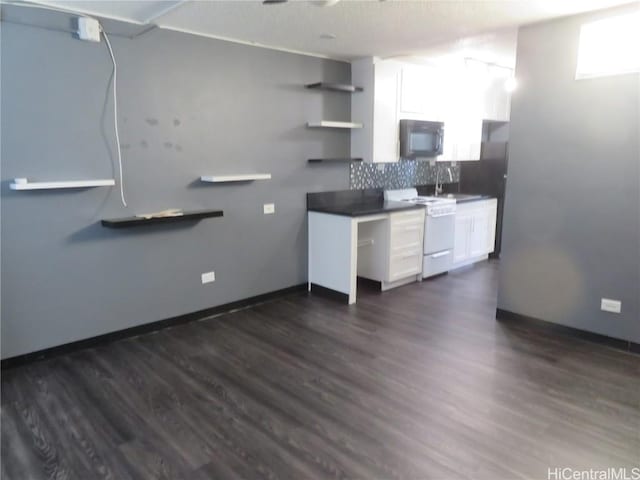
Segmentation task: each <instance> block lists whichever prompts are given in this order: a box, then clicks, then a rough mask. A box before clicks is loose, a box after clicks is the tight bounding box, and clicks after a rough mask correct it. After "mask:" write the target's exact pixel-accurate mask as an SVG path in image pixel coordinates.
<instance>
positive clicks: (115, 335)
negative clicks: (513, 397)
mask: <svg viewBox="0 0 640 480" xmlns="http://www.w3.org/2000/svg"><path fill="white" fill-rule="evenodd" d="M306 289H307V284H306V283H303V284H300V285H294V286H293V287H288V288H283V289H280V290H275V291H273V292H268V293H263V294H262V295H256V296H254V297H250V298H245V299H242V300H237V301H235V302H230V303H225V304H224V305H218V306H217V307H210V308H205V309H203V310H198V311H197V312H191V313H186V314H184V315H179V316H177V317H172V318H167V319H165V320H158V321H156V322H151V323H145V324H144V325H136V326H135V327H131V328H126V329H124V330H118V331H115V332H110V333H105V334H104V335H98V336H96V337H91V338H86V339H84V340H78V341H75V342H71V343H65V344H63V345H58V346H55V347H51V348H46V349H44V350H38V351H36V352H30V353H25V354H24V355H18V356H15V357H10V358H5V359H3V360H2V361H1V362H0V364H1V365H0V368H2V370H4V369H8V368H13V367H17V366H19V365H24V364H26V363H31V362H34V361H37V360H44V359H47V358H51V357H55V356H58V355H64V354H67V353H71V352H75V351H78V350H83V349H85V348H91V347H95V346H97V345H102V344H105V343H111V342H114V341H116V340H121V339H123V338H129V337H135V336H137V335H142V334H145V333H150V332H155V331H157V330H162V329H163V328H167V327H173V326H176V325H181V324H183V323H188V322H193V321H194V320H200V319H202V318H206V317H211V316H212V315H218V314H221V313H225V312H229V311H231V310H236V309H238V308H244V307H249V306H251V305H255V304H258V303H261V302H265V301H267V300H273V299H276V298H280V297H283V296H285V295H290V294H292V293H295V292H300V291H304V290H306Z"/></svg>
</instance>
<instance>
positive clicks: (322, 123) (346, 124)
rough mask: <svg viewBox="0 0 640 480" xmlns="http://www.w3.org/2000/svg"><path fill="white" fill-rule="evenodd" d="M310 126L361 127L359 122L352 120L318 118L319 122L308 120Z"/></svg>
mask: <svg viewBox="0 0 640 480" xmlns="http://www.w3.org/2000/svg"><path fill="white" fill-rule="evenodd" d="M307 127H310V128H362V124H361V123H354V122H334V121H331V120H320V121H319V122H308V123H307Z"/></svg>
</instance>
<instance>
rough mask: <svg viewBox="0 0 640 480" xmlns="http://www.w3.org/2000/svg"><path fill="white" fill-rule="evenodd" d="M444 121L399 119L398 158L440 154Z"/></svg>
mask: <svg viewBox="0 0 640 480" xmlns="http://www.w3.org/2000/svg"><path fill="white" fill-rule="evenodd" d="M443 142H444V123H443V122H427V121H424V120H400V158H411V159H413V158H420V157H437V156H438V155H442V145H443Z"/></svg>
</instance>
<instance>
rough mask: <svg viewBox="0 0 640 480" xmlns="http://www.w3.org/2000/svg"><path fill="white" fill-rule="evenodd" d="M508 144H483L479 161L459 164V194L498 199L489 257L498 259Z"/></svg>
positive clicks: (500, 243)
mask: <svg viewBox="0 0 640 480" xmlns="http://www.w3.org/2000/svg"><path fill="white" fill-rule="evenodd" d="M507 147H508V142H483V143H482V148H481V151H480V160H479V161H476V162H461V166H460V184H459V189H460V193H470V194H483V195H490V196H492V197H496V198H497V199H498V213H497V218H496V244H495V250H494V252H493V253H492V254H491V255H490V257H492V258H499V257H500V249H501V247H502V215H503V212H504V194H505V189H506V186H507V165H508V154H507V152H508V148H507Z"/></svg>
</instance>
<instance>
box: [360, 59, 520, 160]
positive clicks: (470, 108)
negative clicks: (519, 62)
mask: <svg viewBox="0 0 640 480" xmlns="http://www.w3.org/2000/svg"><path fill="white" fill-rule="evenodd" d="M508 75H510V70H508V69H498V68H494V67H491V66H489V65H488V64H485V63H482V62H478V61H464V60H462V59H460V61H458V62H449V63H447V64H446V65H445V64H442V65H440V64H438V65H436V64H413V63H406V62H400V61H397V60H379V59H376V58H372V57H369V58H365V59H362V60H357V61H355V62H353V63H352V66H351V77H352V81H353V83H354V84H357V85H362V86H363V87H364V92H362V93H359V94H358V95H354V96H353V97H352V99H351V115H352V117H353V118H358V119H362V122H363V128H362V129H361V130H359V131H353V132H352V134H351V156H352V157H361V158H363V159H364V161H366V162H396V161H398V159H399V132H398V124H399V121H400V120H401V119H412V120H428V121H442V122H444V145H443V154H442V155H440V156H439V157H438V158H437V160H438V161H468V160H479V159H480V146H481V142H482V121H483V119H487V120H499V121H508V120H509V108H510V94H509V92H508V91H507V90H506V88H505V83H506V80H507V78H508Z"/></svg>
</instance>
